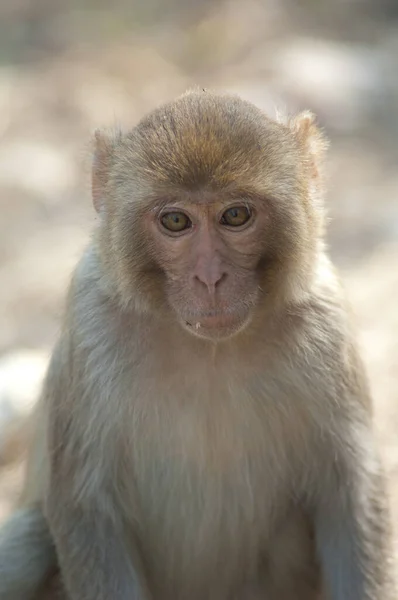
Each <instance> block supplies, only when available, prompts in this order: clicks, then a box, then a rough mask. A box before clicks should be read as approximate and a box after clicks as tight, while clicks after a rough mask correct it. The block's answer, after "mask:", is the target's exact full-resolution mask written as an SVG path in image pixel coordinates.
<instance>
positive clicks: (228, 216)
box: [220, 206, 252, 227]
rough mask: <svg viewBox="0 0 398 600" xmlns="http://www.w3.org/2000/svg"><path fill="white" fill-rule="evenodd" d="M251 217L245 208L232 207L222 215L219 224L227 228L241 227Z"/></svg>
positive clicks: (248, 210)
mask: <svg viewBox="0 0 398 600" xmlns="http://www.w3.org/2000/svg"><path fill="white" fill-rule="evenodd" d="M251 216H252V213H251V211H250V209H249V208H248V207H247V206H232V207H231V208H228V210H226V211H225V212H224V213H223V215H222V217H221V219H220V223H221V225H228V226H229V227H241V226H242V225H245V224H246V223H247V222H248V221H249V219H250V217H251Z"/></svg>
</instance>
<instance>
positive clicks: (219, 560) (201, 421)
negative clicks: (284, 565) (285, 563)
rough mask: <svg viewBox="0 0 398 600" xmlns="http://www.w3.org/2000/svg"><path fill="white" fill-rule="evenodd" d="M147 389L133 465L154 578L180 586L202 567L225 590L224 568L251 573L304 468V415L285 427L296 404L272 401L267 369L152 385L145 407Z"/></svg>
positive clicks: (176, 377)
mask: <svg viewBox="0 0 398 600" xmlns="http://www.w3.org/2000/svg"><path fill="white" fill-rule="evenodd" d="M147 385H148V381H146V382H144V381H143V382H142V383H141V385H140V383H139V382H138V381H136V385H135V389H136V390H137V395H136V397H135V399H134V404H133V409H132V421H131V422H130V425H132V431H131V441H132V446H131V457H130V458H131V469H132V476H133V477H134V480H135V485H136V488H135V489H136V498H135V499H134V503H136V509H137V510H138V511H139V513H140V523H141V528H142V538H143V539H145V543H144V544H145V548H146V549H147V554H148V556H150V557H151V561H152V559H154V564H155V563H156V564H157V566H156V569H157V576H158V577H161V574H160V573H159V570H160V571H162V570H163V569H164V576H165V577H168V578H169V579H170V578H171V579H173V578H174V577H175V578H177V579H179V580H180V579H181V577H182V578H183V574H184V573H185V572H188V571H189V579H190V581H192V576H193V575H192V569H193V570H195V568H194V565H195V564H198V565H199V564H200V569H201V572H202V573H203V571H204V570H206V571H207V572H208V573H211V572H212V571H213V570H215V572H217V573H218V575H217V577H218V578H219V579H220V581H222V570H223V568H224V567H223V565H224V566H225V569H226V571H227V572H228V573H231V567H232V572H236V573H237V574H238V573H241V572H242V570H245V565H246V566H247V568H248V569H249V568H253V565H256V564H257V563H258V560H260V557H261V554H262V553H263V552H265V551H266V550H267V546H268V543H269V540H270V539H271V536H272V533H273V531H271V530H270V526H271V523H273V525H275V523H276V522H277V521H278V519H277V518H275V517H277V516H278V514H279V515H280V516H281V517H282V515H283V514H284V510H285V509H286V508H287V506H288V505H289V502H290V499H291V492H292V486H293V479H294V477H295V475H296V474H297V472H298V470H299V469H300V468H301V466H302V465H303V464H304V463H305V460H306V458H305V452H306V442H305V440H306V428H307V426H308V423H307V422H306V414H305V412H303V411H302V412H301V413H300V411H297V416H296V419H295V420H294V422H292V421H291V420H290V419H289V410H288V404H287V403H288V402H296V401H297V398H294V397H292V398H290V399H289V398H288V392H287V391H286V397H284V395H283V392H282V393H281V390H280V389H279V392H278V394H279V397H278V398H277V394H276V389H275V385H276V383H275V381H273V380H272V379H269V378H267V375H266V370H265V369H264V374H263V376H261V375H258V374H257V375H256V376H255V377H254V376H252V375H250V372H249V373H248V372H245V371H244V370H243V371H240V370H239V368H238V369H235V370H234V369H227V370H223V369H222V368H221V369H220V370H219V371H217V373H216V374H215V373H213V372H212V371H211V370H208V369H203V370H202V371H199V370H198V369H196V371H195V373H194V374H193V372H189V370H187V371H185V372H184V371H181V372H180V373H174V374H173V375H168V376H165V377H164V379H163V380H162V382H154V381H152V382H151V388H152V389H151V398H152V401H151V403H148V402H147V401H146V399H145V397H144V396H143V395H140V393H139V388H140V387H141V389H146V387H147ZM276 398H277V400H276ZM300 414H301V416H300ZM292 448H294V452H293V450H292ZM143 465H145V467H144V466H143ZM180 524H183V525H180ZM171 539H172V540H173V554H172V555H171V554H170V552H169V547H170V540H171ZM151 561H150V562H151ZM253 576H254V574H253ZM197 577H198V585H199V581H200V579H201V576H200V573H197ZM207 579H209V576H208V577H207Z"/></svg>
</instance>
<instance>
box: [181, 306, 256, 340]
mask: <svg viewBox="0 0 398 600" xmlns="http://www.w3.org/2000/svg"><path fill="white" fill-rule="evenodd" d="M247 321H248V315H242V314H241V313H226V312H212V313H206V314H200V315H199V314H198V315H195V316H193V315H192V316H191V315H190V316H189V318H186V319H184V321H183V322H184V326H185V328H186V329H188V330H189V331H191V332H192V333H193V334H196V335H198V336H199V337H212V338H213V337H216V338H222V337H229V336H230V335H231V334H234V333H236V332H237V331H239V330H240V329H242V327H243V326H244V325H245V323H246V322H247Z"/></svg>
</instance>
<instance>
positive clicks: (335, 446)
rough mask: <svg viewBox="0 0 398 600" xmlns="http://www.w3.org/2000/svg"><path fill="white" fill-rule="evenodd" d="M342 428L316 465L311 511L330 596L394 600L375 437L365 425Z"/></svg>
mask: <svg viewBox="0 0 398 600" xmlns="http://www.w3.org/2000/svg"><path fill="white" fill-rule="evenodd" d="M340 401H342V399H341V400H340ZM350 401H351V400H350ZM360 410H361V408H358V411H357V414H358V412H359V411H360ZM341 426H342V428H346V431H345V432H343V433H342V432H341V430H340V432H339V433H340V435H339V433H338V434H337V435H335V437H334V439H333V440H332V439H329V444H330V446H329V451H328V453H327V454H328V457H327V458H326V464H325V462H322V461H320V464H319V468H320V469H322V468H323V472H319V477H318V483H317V487H318V491H317V495H316V506H315V534H316V544H317V548H318V554H319V557H320V560H321V567H322V572H323V577H324V581H325V584H326V589H327V590H328V593H329V594H330V596H328V597H330V598H331V600H393V599H394V598H395V597H396V596H395V594H394V591H393V581H392V578H391V573H392V570H391V564H390V560H391V554H392V547H391V540H390V531H391V528H390V524H389V522H388V518H387V515H388V514H389V511H388V507H387V505H386V502H387V500H386V489H385V482H384V479H383V475H382V471H381V467H380V464H379V458H378V456H377V451H376V449H375V447H374V439H373V438H374V435H373V432H372V430H371V425H370V424H368V423H366V420H364V421H362V422H360V421H359V420H355V419H353V420H352V421H351V422H344V423H342V424H341ZM337 430H338V429H337ZM341 435H342V436H343V437H340V436H341Z"/></svg>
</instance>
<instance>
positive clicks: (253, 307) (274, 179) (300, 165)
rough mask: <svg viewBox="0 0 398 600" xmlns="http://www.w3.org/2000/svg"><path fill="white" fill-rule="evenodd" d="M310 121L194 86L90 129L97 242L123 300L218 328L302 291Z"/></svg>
mask: <svg viewBox="0 0 398 600" xmlns="http://www.w3.org/2000/svg"><path fill="white" fill-rule="evenodd" d="M311 123H312V121H311V119H310V118H308V117H307V116H304V117H303V118H302V119H301V120H299V121H293V122H292V124H291V126H288V125H284V124H281V123H278V122H275V121H272V120H271V119H269V118H267V117H266V116H265V115H264V114H263V113H262V112H261V111H260V110H259V109H257V108H256V107H254V106H252V105H250V104H248V103H246V102H243V101H242V100H240V99H237V98H230V97H222V96H220V97H219V96H215V95H211V94H203V93H192V94H188V95H186V96H183V97H181V98H180V99H179V100H177V101H176V102H174V103H171V104H169V105H166V106H164V107H161V108H159V109H158V110H157V111H155V112H154V113H152V114H150V115H148V116H147V117H145V118H144V119H143V120H142V121H141V122H140V123H139V124H138V125H137V126H136V127H135V128H134V129H133V130H132V131H131V132H130V133H129V134H127V135H124V136H123V135H121V134H120V135H119V136H117V137H116V138H114V139H106V138H104V137H97V140H96V145H97V151H96V155H95V160H94V169H93V195H94V204H95V206H96V208H97V210H99V212H100V213H101V215H102V219H101V224H102V228H101V229H102V231H101V241H100V250H101V252H102V255H103V257H104V262H105V265H106V267H107V276H108V278H110V279H111V280H112V285H111V287H112V288H113V289H116V290H117V291H118V292H119V297H120V298H121V299H122V302H123V304H125V305H127V306H128V305H130V304H134V305H135V307H136V308H137V309H138V310H144V311H147V312H148V311H149V312H152V313H153V314H157V315H159V316H161V318H163V319H174V320H175V319H177V321H178V322H179V323H180V324H181V325H182V327H184V328H185V329H187V330H189V331H190V332H192V333H193V334H194V335H197V336H200V337H204V338H208V339H222V338H226V337H229V336H231V335H233V334H235V333H237V332H239V331H241V330H242V329H243V328H244V327H245V326H247V325H248V323H249V322H250V321H251V319H252V318H253V317H255V316H256V315H257V314H261V315H264V314H265V313H268V314H271V310H272V309H273V308H275V307H276V308H278V306H280V304H281V302H284V301H290V300H291V299H292V297H293V296H294V297H295V298H296V299H297V297H298V295H299V294H302V293H303V292H304V293H305V290H306V287H307V286H308V283H309V278H310V277H311V273H312V272H313V267H312V265H311V261H312V260H313V257H314V256H315V255H316V252H315V250H314V249H315V247H316V244H317V239H318V233H317V229H318V228H319V223H320V220H319V219H318V213H317V212H316V211H315V210H314V204H313V197H316V196H317V194H318V191H317V190H318V184H317V175H316V173H317V169H316V168H315V167H314V163H313V161H312V159H311V156H310V155H309V154H308V152H309V150H308V148H307V146H308V144H307V142H305V139H306V138H305V136H306V135H307V133H308V130H309V129H310V128H311V127H312V125H311ZM303 140H304V141H303ZM314 144H315V142H314ZM308 147H310V146H308ZM319 214H320V213H319ZM264 309H265V310H264ZM253 326H254V323H253Z"/></svg>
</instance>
